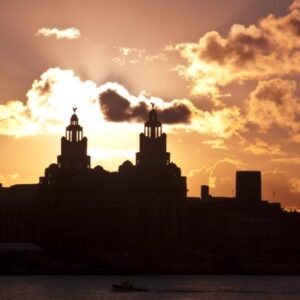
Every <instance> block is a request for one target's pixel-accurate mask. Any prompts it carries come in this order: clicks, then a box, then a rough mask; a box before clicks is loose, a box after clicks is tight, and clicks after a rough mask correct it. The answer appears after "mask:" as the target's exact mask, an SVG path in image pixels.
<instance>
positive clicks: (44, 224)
mask: <svg viewBox="0 0 300 300" xmlns="http://www.w3.org/2000/svg"><path fill="white" fill-rule="evenodd" d="M0 242H1V243H24V242H26V243H35V244H37V245H38V246H40V247H41V248H43V249H46V250H47V251H48V252H49V253H54V254H55V255H57V256H60V257H61V256H62V257H64V259H66V260H69V259H75V260H76V261H79V262H80V261H85V262H87V261H90V263H91V264H93V265H94V264H96V262H98V263H100V262H101V264H106V265H107V264H110V265H113V264H114V263H115V262H116V260H118V259H120V257H122V259H123V263H124V261H125V262H126V263H128V264H129V262H131V261H132V260H133V259H134V260H135V261H136V260H137V259H139V260H140V261H142V262H143V263H145V264H146V263H147V264H148V268H150V267H149V266H150V265H151V266H158V265H163V264H165V263H167V262H168V263H178V262H180V261H184V262H193V263H194V262H197V261H199V260H200V261H201V260H203V259H207V257H209V258H210V259H212V258H213V259H214V260H215V259H217V260H220V259H222V260H223V261H232V260H233V261H250V262H258V261H259V262H268V261H272V262H279V261H280V262H292V261H298V262H300V255H299V253H300V214H299V213H295V212H294V213H288V212H285V211H283V210H282V209H281V207H280V204H279V203H269V202H267V201H263V200H262V197H261V173H260V172H259V171H238V172H237V173H236V196H235V197H214V196H212V195H211V194H210V192H209V186H205V185H204V186H202V187H201V195H200V196H199V197H187V187H186V177H184V176H182V175H181V170H180V168H179V167H178V166H177V165H176V164H175V163H173V162H171V160H170V153H169V152H167V135H166V134H165V133H163V131H162V124H161V123H160V121H159V117H158V112H157V111H156V109H155V108H154V107H152V109H151V110H150V112H149V116H148V120H147V121H146V122H145V124H144V132H143V133H141V134H140V145H139V152H138V153H136V163H135V165H134V164H133V163H132V162H130V161H125V162H124V163H123V164H121V165H120V166H119V168H118V171H117V172H108V171H106V170H104V169H103V168H102V167H101V166H96V167H94V168H91V165H90V157H89V156H88V155H87V138H86V137H84V136H83V129H82V127H81V126H80V125H79V120H78V116H77V115H76V108H74V113H73V115H72V116H71V119H70V124H69V125H68V126H67V128H66V135H65V136H64V137H62V138H61V153H60V155H59V156H58V157H57V163H53V164H51V165H50V166H49V167H48V168H46V170H45V174H44V176H43V177H40V180H39V184H31V185H15V186H12V187H10V188H3V187H2V186H1V185H0ZM112 261H113V262H112Z"/></svg>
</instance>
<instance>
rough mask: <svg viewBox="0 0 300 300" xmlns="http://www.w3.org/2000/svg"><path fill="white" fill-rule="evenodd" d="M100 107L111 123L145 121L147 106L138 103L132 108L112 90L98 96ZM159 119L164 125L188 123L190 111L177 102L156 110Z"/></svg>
mask: <svg viewBox="0 0 300 300" xmlns="http://www.w3.org/2000/svg"><path fill="white" fill-rule="evenodd" d="M99 100H100V107H101V110H102V113H103V114H104V117H105V119H106V120H108V121H112V122H125V121H127V122H131V121H136V122H143V121H145V120H146V119H147V116H148V112H149V106H148V105H147V104H146V103H145V102H144V101H140V102H139V103H138V104H137V105H135V106H133V105H132V104H131V103H130V101H129V100H128V99H126V98H124V97H122V96H121V95H119V94H118V93H117V92H116V91H114V90H110V89H109V90H107V91H105V92H103V93H101V94H100V95H99ZM157 110H158V112H159V119H160V120H161V121H162V122H163V123H166V124H176V123H189V121H190V118H191V115H192V113H191V111H190V109H189V108H188V107H187V106H186V105H185V104H182V103H178V102H177V101H176V102H175V101H173V102H172V106H170V107H168V108H165V109H159V108H158V109H157Z"/></svg>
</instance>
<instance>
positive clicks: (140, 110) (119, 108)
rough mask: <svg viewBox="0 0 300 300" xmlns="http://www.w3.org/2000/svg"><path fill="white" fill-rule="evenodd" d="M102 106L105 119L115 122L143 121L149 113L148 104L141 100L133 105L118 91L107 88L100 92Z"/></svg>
mask: <svg viewBox="0 0 300 300" xmlns="http://www.w3.org/2000/svg"><path fill="white" fill-rule="evenodd" d="M99 99H100V106H101V110H102V112H103V114H104V116H105V119H106V120H108V121H113V122H123V121H133V120H135V121H140V122H141V121H142V120H144V119H145V118H146V115H147V105H146V103H144V102H140V103H139V105H137V106H131V105H130V102H129V101H128V100H127V99H126V98H124V97H122V96H120V95H119V94H118V93H117V92H116V91H113V90H107V91H105V92H103V93H101V94H100V96H99Z"/></svg>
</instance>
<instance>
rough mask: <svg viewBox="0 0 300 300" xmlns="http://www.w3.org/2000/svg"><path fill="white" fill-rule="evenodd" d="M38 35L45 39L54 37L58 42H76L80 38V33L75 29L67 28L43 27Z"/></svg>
mask: <svg viewBox="0 0 300 300" xmlns="http://www.w3.org/2000/svg"><path fill="white" fill-rule="evenodd" d="M36 35H41V36H44V37H51V36H54V37H55V38H56V39H58V40H60V39H68V40H74V39H78V38H79V37H80V31H79V29H77V28H75V27H72V28H66V29H58V28H46V27H43V28H40V29H39V30H38V31H37V33H36Z"/></svg>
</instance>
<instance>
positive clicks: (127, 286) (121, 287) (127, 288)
mask: <svg viewBox="0 0 300 300" xmlns="http://www.w3.org/2000/svg"><path fill="white" fill-rule="evenodd" d="M112 291H113V292H149V289H148V288H146V287H139V286H138V287H135V286H133V285H132V284H131V283H130V282H129V281H125V282H123V283H121V284H113V285H112Z"/></svg>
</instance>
